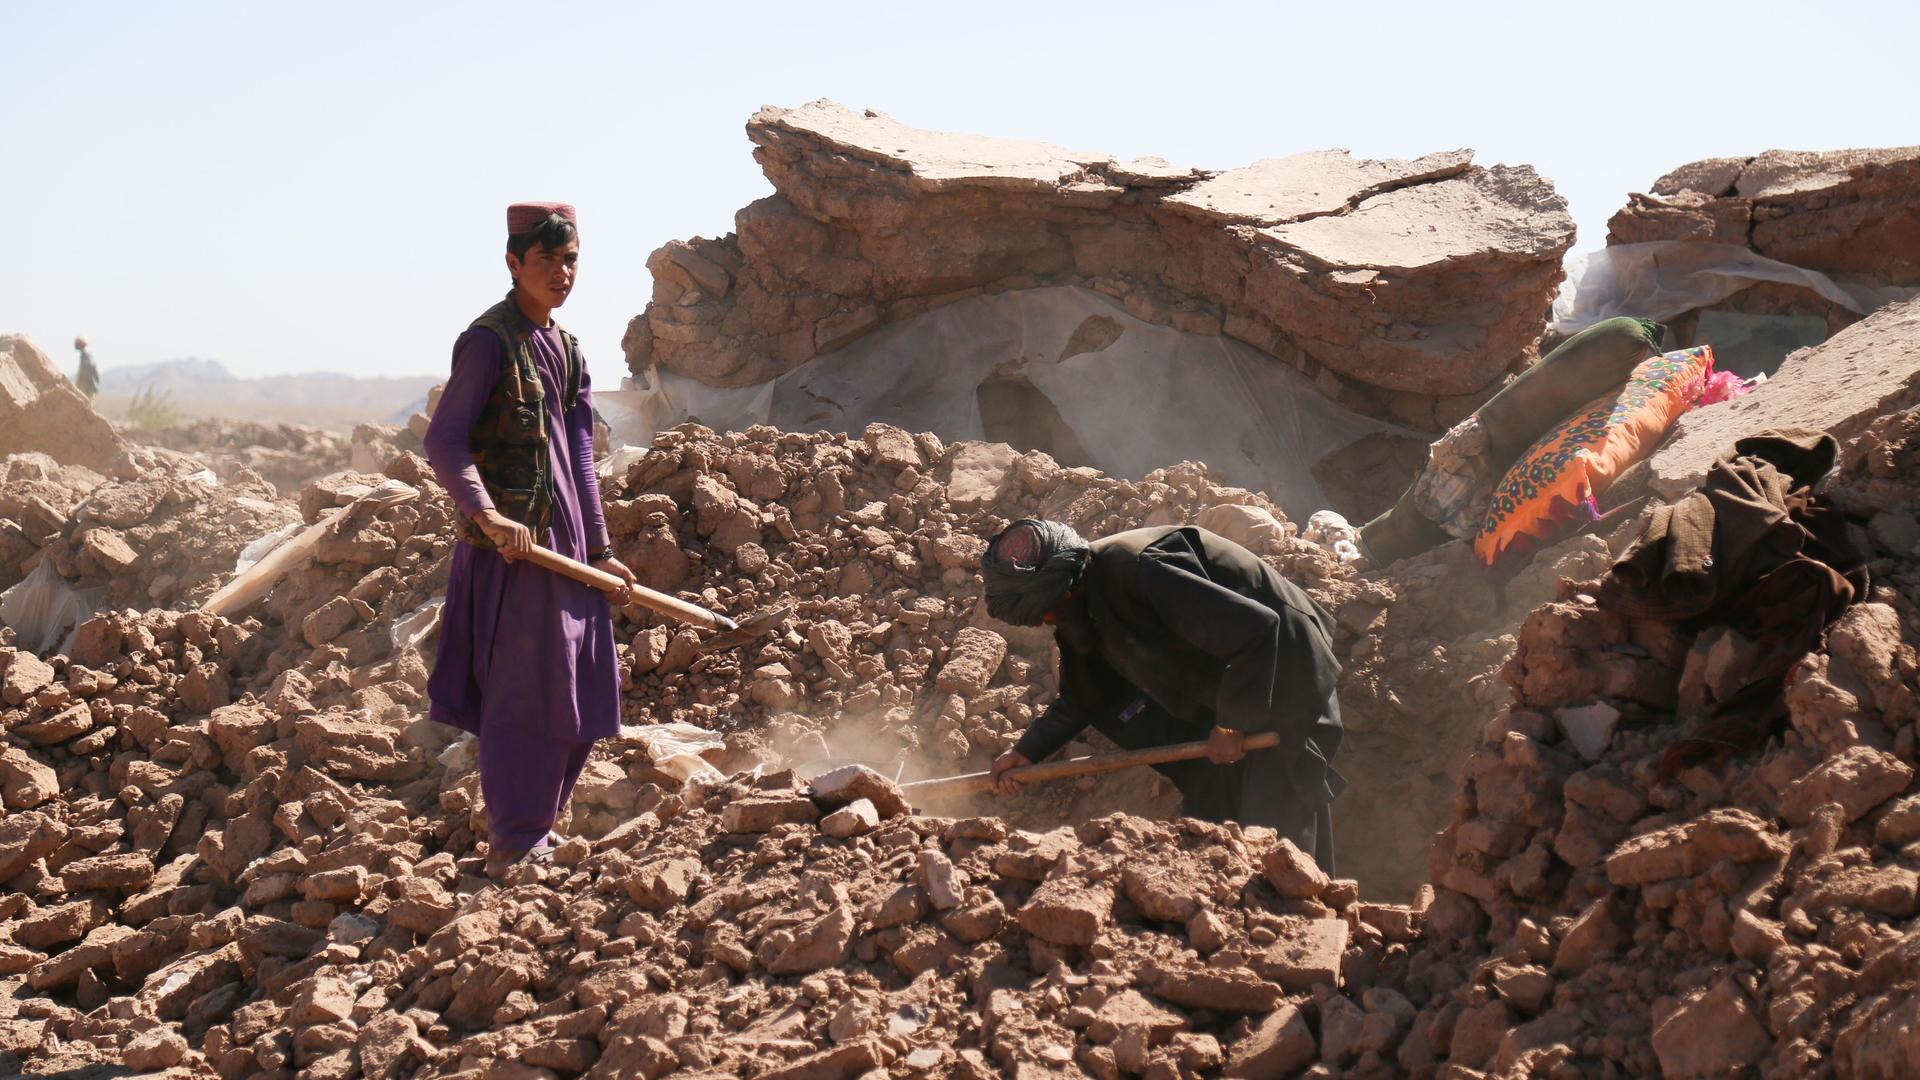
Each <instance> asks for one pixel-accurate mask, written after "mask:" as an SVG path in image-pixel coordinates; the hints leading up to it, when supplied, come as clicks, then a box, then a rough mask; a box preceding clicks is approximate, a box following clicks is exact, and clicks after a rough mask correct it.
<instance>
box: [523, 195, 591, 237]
mask: <svg viewBox="0 0 1920 1080" xmlns="http://www.w3.org/2000/svg"><path fill="white" fill-rule="evenodd" d="M553 214H559V215H560V216H561V217H563V218H566V219H567V222H568V223H569V224H571V225H574V226H576V227H578V226H579V224H580V220H579V219H578V218H576V217H574V216H573V207H572V206H571V205H569V204H567V203H563V202H517V203H514V204H513V205H512V206H509V207H507V235H508V236H518V235H520V234H521V233H523V232H532V231H533V230H535V229H537V228H539V227H540V223H541V222H543V221H545V220H547V218H548V217H549V216H550V215H553Z"/></svg>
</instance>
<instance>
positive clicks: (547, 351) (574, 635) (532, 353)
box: [424, 203, 634, 876]
mask: <svg viewBox="0 0 1920 1080" xmlns="http://www.w3.org/2000/svg"><path fill="white" fill-rule="evenodd" d="M579 259H580V240H579V235H578V230H577V223H576V221H575V217H574V212H573V207H571V206H567V205H564V204H561V203H515V204H514V205H512V206H510V207H508V208H507V270H508V271H509V272H510V273H511V274H512V275H513V289H512V291H510V292H509V293H507V298H506V299H505V300H503V301H501V302H500V303H498V304H495V305H494V306H493V307H492V308H489V309H488V310H487V311H486V312H485V313H483V314H482V315H481V316H480V317H479V318H478V319H475V320H474V322H473V325H472V326H470V327H468V328H467V331H466V333H464V334H461V335H460V337H459V339H458V340H456V341H455V342H454V344H453V374H452V376H451V377H450V378H449V379H448V380H447V388H446V391H445V392H444V393H443V394H442V395H441V398H440V405H439V407H438V409H436V410H435V412H434V415H433V423H432V425H431V426H430V427H429V428H428V429H427V435H426V439H425V440H424V441H425V443H426V451H427V458H428V460H429V461H430V462H432V464H433V471H434V473H435V474H436V475H437V476H438V477H439V478H440V482H441V483H442V484H444V485H445V486H446V488H447V492H448V494H449V495H451V496H452V497H453V502H454V506H455V507H456V508H457V509H458V510H459V513H460V526H461V528H460V535H461V539H462V540H463V541H465V542H464V543H462V544H460V545H459V546H458V547H457V548H456V549H455V550H454V553H453V567H452V571H451V573H450V575H449V576H448V579H447V605H446V608H445V610H444V611H443V613H442V615H441V623H440V646H439V654H438V656H436V657H435V660H434V665H433V676H432V678H431V679H430V680H429V682H428V684H427V694H428V697H429V699H430V700H431V702H432V712H431V715H432V717H433V719H435V720H438V721H440V722H442V723H446V724H451V725H453V726H455V727H457V728H460V729H461V730H463V731H470V732H472V733H474V734H475V735H477V736H479V739H480V788H481V792H482V794H483V795H484V796H485V799H486V806H487V832H488V851H487V872H488V873H490V874H493V875H496V876H497V875H499V874H501V873H504V872H505V871H506V869H507V868H508V867H510V866H512V865H513V864H515V863H516V862H519V861H521V860H523V859H527V858H529V857H531V858H533V859H536V860H539V859H544V858H546V857H548V856H549V855H550V854H551V853H552V850H553V848H554V846H555V845H556V844H558V843H559V837H558V836H557V835H556V834H555V833H554V832H553V823H554V819H555V818H556V817H557V816H558V815H559V812H560V810H561V808H562V807H564V806H566V804H567V799H568V797H569V796H570V795H571V794H572V793H573V783H574V781H575V780H576V779H578V778H579V776H580V770H581V768H582V767H584V766H585V765H586V763H587V754H588V752H589V751H590V750H592V748H593V743H594V740H596V739H602V738H605V737H607V736H609V735H612V734H614V733H615V732H616V731H618V729H619V726H620V670H619V666H618V663H617V659H616V656H615V653H614V642H613V613H612V610H611V608H610V607H609V605H608V600H607V597H605V596H604V595H602V594H601V593H599V592H598V591H596V590H594V589H592V588H590V587H588V586H586V585H582V584H580V583H579V582H576V581H573V580H571V579H568V578H565V577H562V576H560V575H559V574H555V573H553V572H551V571H549V570H545V569H543V568H541V567H539V566H537V565H534V564H532V563H527V562H522V561H520V557H521V556H523V555H525V554H526V553H528V552H529V551H530V550H531V549H532V546H533V545H534V544H536V543H538V544H542V545H544V546H546V547H548V548H551V549H552V550H554V551H557V552H559V553H560V554H562V555H566V556H568V557H570V558H574V559H578V560H580V561H582V562H587V563H591V564H592V565H594V566H596V567H598V568H600V569H601V570H605V571H607V572H609V573H612V574H615V575H617V576H619V577H621V578H624V579H626V580H627V581H628V582H629V583H631V582H632V581H633V580H634V578H633V573H632V571H630V570H628V569H627V568H626V567H625V566H624V565H622V564H621V562H620V560H618V559H616V558H614V557H613V551H612V546H611V541H610V539H609V537H608V535H607V526H606V522H605V520H604V519H603V518H602V516H601V507H600V484H599V480H598V478H597V477H596V476H595V474H594V469H593V405H592V398H591V390H590V386H591V383H590V380H589V379H588V378H587V372H586V365H585V363H584V361H582V359H581V357H580V344H579V342H578V341H577V340H576V339H575V338H574V336H573V335H572V334H569V333H567V332H566V331H565V330H563V329H561V328H560V327H559V326H557V325H555V324H554V322H553V319H552V315H553V309H554V308H557V307H559V306H560V305H561V304H563V303H565V302H566V299H567V294H568V293H570V292H571V291H572V290H573V279H574V274H575V271H576V269H577V267H578V264H579ZM619 599H622V600H624V598H619Z"/></svg>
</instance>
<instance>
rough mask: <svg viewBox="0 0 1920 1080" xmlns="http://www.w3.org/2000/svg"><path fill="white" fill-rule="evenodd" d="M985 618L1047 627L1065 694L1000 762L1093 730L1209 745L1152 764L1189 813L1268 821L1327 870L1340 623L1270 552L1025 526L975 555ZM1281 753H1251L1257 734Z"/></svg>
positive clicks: (1009, 783)
mask: <svg viewBox="0 0 1920 1080" xmlns="http://www.w3.org/2000/svg"><path fill="white" fill-rule="evenodd" d="M980 570H981V575H982V577H984V578H985V582H986V601H987V612H988V613H989V614H991V615H992V616H993V617H994V618H996V619H999V620H1001V621H1002V622H1009V623H1013V624H1014V625H1016V626H1039V625H1043V624H1044V625H1049V626H1052V627H1053V628H1054V640H1055V642H1056V643H1057V644H1058V645H1059V646H1060V695H1059V697H1057V698H1055V699H1054V702H1053V704H1051V705H1050V706H1048V707H1047V710H1046V712H1044V713H1042V714H1040V716H1039V718H1038V719H1036V720H1034V722H1033V724H1032V725H1031V726H1029V727H1028V728H1027V731H1026V734H1024V735H1022V736H1021V737H1020V741H1019V742H1017V743H1015V744H1014V747H1013V749H1012V750H1009V751H1007V752H1006V753H1005V754H1002V755H1001V756H1000V757H999V758H998V759H997V760H995V761H994V763H993V775H994V778H995V790H996V791H998V792H1000V793H1001V794H1003V795H1011V794H1014V793H1015V792H1017V791H1018V790H1019V784H1018V782H1017V781H1016V780H1015V779H1014V778H1013V777H1012V776H1009V775H1006V773H1007V770H1009V769H1013V768H1017V767H1019V766H1022V765H1028V764H1032V763H1033V762H1036V761H1040V760H1041V759H1043V758H1046V757H1047V756H1049V755H1051V754H1053V753H1054V752H1055V751H1057V750H1059V749H1060V748H1061V747H1063V746H1065V745H1066V744H1067V741H1068V740H1069V739H1072V738H1073V737H1074V736H1075V735H1077V734H1079V733H1080V732H1081V731H1082V730H1083V729H1084V728H1086V727H1087V726H1088V725H1092V726H1093V727H1094V728H1095V729H1096V730H1098V731H1099V732H1100V733H1101V734H1103V735H1105V736H1106V737H1107V738H1109V739H1112V740H1113V741H1114V742H1115V743H1116V744H1118V745H1119V746H1121V747H1124V748H1125V749H1128V750H1140V749H1145V748H1147V747H1150V746H1164V745H1167V744H1169V743H1179V742H1193V741H1198V740H1201V739H1205V740H1206V742H1207V758H1208V760H1205V761H1176V762H1172V763H1170V764H1166V765H1156V766H1154V767H1155V768H1157V769H1159V770H1160V772H1161V773H1162V774H1164V775H1165V776H1166V777H1167V778H1168V779H1169V780H1172V781H1173V783H1174V785H1175V786H1176V787H1178V788H1179V789H1180V796H1181V812H1182V813H1184V814H1185V815H1186V816H1188V817H1192V818H1200V819H1202V820H1205V821H1237V822H1239V823H1241V824H1243V825H1266V826H1269V827H1271V828H1273V829H1274V830H1275V831H1277V832H1278V833H1279V834H1280V835H1281V836H1284V837H1286V838H1287V839H1289V840H1291V841H1293V842H1294V843H1295V844H1296V845H1298V846H1299V847H1300V848H1301V850H1303V851H1306V852H1307V853H1309V854H1311V855H1312V856H1313V858H1314V861H1315V862H1317V863H1319V864H1320V867H1321V868H1322V869H1323V870H1326V871H1328V872H1332V870H1333V868H1334V866H1333V817H1332V814H1331V813H1330V811H1329V809H1328V804H1329V803H1331V802H1332V801H1333V798H1334V796H1336V795H1338V794H1339V793H1340V791H1341V789H1342V788H1343V787H1345V781H1343V780H1342V779H1341V778H1340V774H1338V773H1336V772H1334V771H1333V766H1332V761H1333V755H1334V753H1335V752H1336V751H1337V750H1338V749H1339V748H1340V703H1339V701H1338V699H1336V698H1335V696H1334V689H1335V684H1336V681H1337V680H1338V679H1339V676H1340V664H1339V662H1338V661H1337V660H1335V659H1334V656H1333V620H1332V619H1330V618H1329V617H1328V616H1327V613H1326V612H1325V611H1323V610H1321V608H1320V605H1318V604H1316V603H1314V601H1313V598H1312V597H1310V596H1308V595H1307V594H1306V593H1305V592H1303V591H1302V590H1301V589H1300V587H1299V586H1297V585H1295V584H1293V583H1292V582H1290V581H1288V580H1286V579H1285V578H1283V577H1281V576H1280V574H1279V573H1278V572H1277V571H1275V570H1274V569H1273V568H1272V567H1271V566H1268V565H1267V564H1266V563H1265V562H1263V561H1261V559H1260V557H1259V556H1257V555H1255V554H1254V553H1253V552H1251V551H1248V550H1247V549H1246V548H1243V547H1241V546H1240V545H1239V544H1236V543H1234V542H1233V541H1231V540H1228V539H1227V538H1225V537H1223V536H1216V535H1215V534H1213V533H1210V532H1208V531H1207V530H1205V529H1202V528H1199V527H1197V526H1192V525H1189V526H1184V527H1182V526H1162V527H1158V528H1145V529H1133V530H1131V531H1129V532H1123V533H1117V534H1115V535H1113V536H1109V537H1105V538H1103V539H1100V540H1095V541H1093V542H1092V543H1091V544H1089V543H1088V542H1087V541H1086V540H1083V539H1081V537H1080V535H1079V534H1078V533H1076V532H1074V531H1073V529H1071V528H1069V527H1068V526H1066V525H1062V524H1060V523H1058V522H1053V521H1037V520H1034V519H1031V518H1029V519H1026V520H1023V521H1016V522H1014V523H1013V524H1012V525H1011V526H1009V527H1008V528H1007V529H1006V530H1005V531H1003V532H1001V533H1000V534H999V535H998V536H995V537H994V538H993V540H992V542H991V543H989V544H988V545H987V551H986V555H985V556H984V557H983V558H982V559H981V561H980ZM1256 731H1275V732H1279V734H1280V745H1279V746H1277V747H1274V748H1272V749H1268V750H1256V751H1253V752H1252V753H1248V752H1247V750H1246V748H1245V747H1244V746H1243V745H1242V744H1243V743H1244V742H1245V741H1246V737H1247V735H1248V734H1249V733H1252V732H1256Z"/></svg>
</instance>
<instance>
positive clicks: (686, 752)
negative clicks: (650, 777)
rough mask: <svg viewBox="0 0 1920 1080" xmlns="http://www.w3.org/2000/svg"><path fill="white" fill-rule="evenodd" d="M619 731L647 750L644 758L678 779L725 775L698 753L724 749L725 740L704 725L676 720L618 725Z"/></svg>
mask: <svg viewBox="0 0 1920 1080" xmlns="http://www.w3.org/2000/svg"><path fill="white" fill-rule="evenodd" d="M620 734H621V735H623V736H625V737H627V738H630V739H633V740H634V741H636V742H638V743H640V744H641V746H642V747H644V748H645V749H646V752H647V760H648V761H651V762H652V763H653V767H654V768H656V769H659V770H660V771H661V772H663V773H666V774H667V775H669V776H672V777H674V778H675V779H677V780H679V781H681V782H682V783H683V784H684V783H687V782H690V781H698V782H700V783H713V782H717V781H720V780H724V779H726V776H725V775H724V774H723V773H721V771H720V770H719V769H716V768H714V767H713V764H712V763H711V762H709V761H708V760H707V759H706V758H703V757H701V756H700V755H701V753H702V752H703V751H707V750H719V749H723V748H725V746H726V745H727V740H725V739H723V738H721V737H720V736H719V735H716V734H714V733H713V732H711V731H708V730H707V729H705V728H699V727H694V726H693V725H692V724H683V723H679V722H677V721H676V722H674V723H669V724H649V725H646V726H635V727H625V726H623V727H621V729H620Z"/></svg>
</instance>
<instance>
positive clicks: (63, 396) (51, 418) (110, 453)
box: [0, 335, 123, 469]
mask: <svg viewBox="0 0 1920 1080" xmlns="http://www.w3.org/2000/svg"><path fill="white" fill-rule="evenodd" d="M122 447H123V443H122V442H121V440H120V436H119V435H117V434H115V433H114V430H113V425H112V424H109V423H108V422H107V421H106V420H105V419H103V418H102V417H101V416H100V414H99V413H96V412H94V411H93V406H92V405H91V404H90V403H89V402H88V401H87V398H86V395H84V394H82V393H80V391H78V390H76V389H74V387H73V384H72V383H71V382H69V381H67V377H66V376H65V375H63V374H62V373H61V372H60V369H59V368H57V367H55V366H54V365H53V361H51V360H49V359H47V354H46V353H43V352H41V351H40V349H39V347H38V346H36V345H35V344H34V343H33V342H32V341H31V340H29V339H27V338H25V337H20V336H17V335H0V457H6V456H8V455H12V454H18V453H39V454H45V455H47V456H48V457H51V458H53V459H54V460H55V461H58V462H60V463H62V464H65V465H82V466H85V467H87V468H90V469H105V468H106V467H107V466H109V465H111V464H113V460H114V458H116V457H118V456H119V454H120V451H121V449H122Z"/></svg>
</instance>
